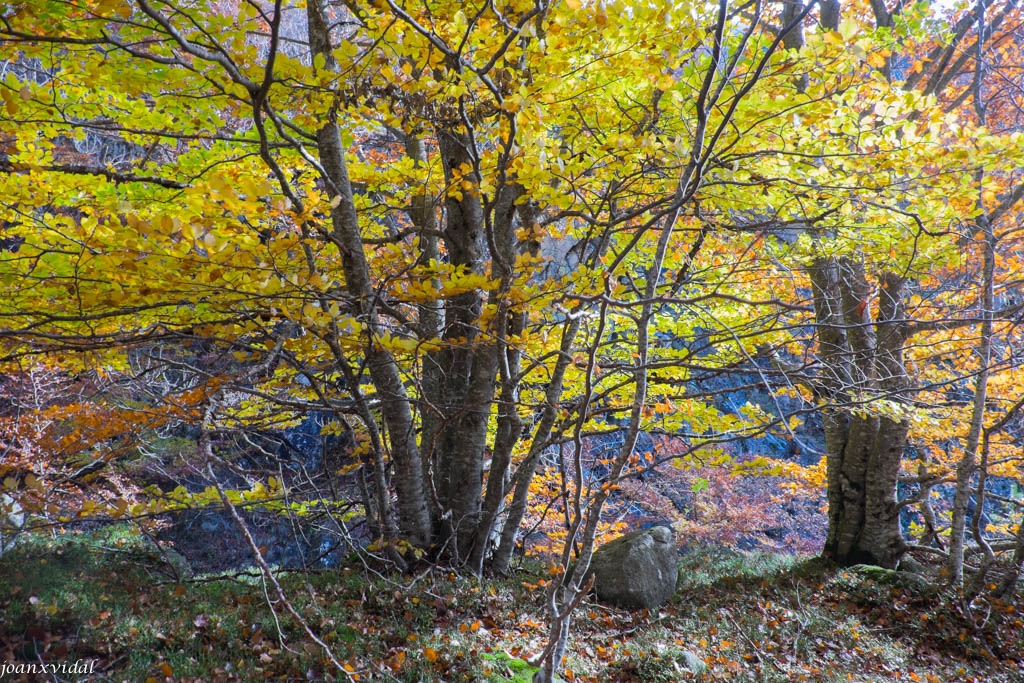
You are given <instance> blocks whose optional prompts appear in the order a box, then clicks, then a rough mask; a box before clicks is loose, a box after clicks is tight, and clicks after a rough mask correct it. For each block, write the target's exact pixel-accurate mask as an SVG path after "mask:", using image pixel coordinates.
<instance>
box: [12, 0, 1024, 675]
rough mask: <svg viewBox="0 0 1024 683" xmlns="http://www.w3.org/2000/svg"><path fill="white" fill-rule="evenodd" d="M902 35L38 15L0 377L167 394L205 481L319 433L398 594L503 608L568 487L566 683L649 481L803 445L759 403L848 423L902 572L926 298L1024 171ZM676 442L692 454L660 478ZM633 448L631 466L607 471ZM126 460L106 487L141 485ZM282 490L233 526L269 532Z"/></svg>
mask: <svg viewBox="0 0 1024 683" xmlns="http://www.w3.org/2000/svg"><path fill="white" fill-rule="evenodd" d="M873 7H874V5H873ZM979 7H982V6H981V5H979ZM864 9H866V8H860V10H864ZM883 9H884V8H883ZM875 10H876V15H875V16H874V17H872V15H870V14H868V13H867V12H861V13H858V11H851V12H850V13H848V15H844V16H841V13H840V11H839V7H838V6H837V5H836V4H835V3H827V4H825V5H822V6H821V7H818V6H817V4H815V3H811V4H808V5H805V6H799V5H797V4H788V5H785V7H778V6H766V5H764V4H762V3H753V4H744V5H741V6H737V7H732V6H730V5H729V3H727V2H725V0H722V2H719V3H718V4H717V5H714V6H710V5H705V4H700V3H695V4H694V3H678V4H674V5H672V6H666V7H662V6H660V5H658V4H654V5H643V4H636V3H629V2H606V3H585V2H578V1H577V0H566V1H565V2H537V1H534V0H531V1H530V2H520V1H517V0H510V1H509V2H506V3H499V2H481V3H479V4H477V5H466V4H464V3H456V2H449V1H448V0H437V1H436V2H434V1H430V2H421V3H406V4H403V3H400V2H397V1H396V0H383V1H382V2H369V3H359V2H347V3H344V4H333V3H329V2H327V1H326V0H307V2H306V3H305V5H304V6H303V5H301V4H300V3H296V4H294V5H292V4H289V3H287V2H284V1H283V0H275V1H274V2H237V3H234V2H223V1H218V2H205V1H204V0H194V1H190V2H156V1H152V0H136V1H135V2H133V3H128V2H124V3H122V2H97V3H87V2H83V3H76V2H71V3H69V2H52V3H51V2H39V1H33V2H31V3H15V4H12V5H9V6H8V7H7V8H6V9H5V10H4V12H3V14H2V15H0V40H2V41H3V45H4V47H5V49H6V53H7V54H8V55H10V58H9V59H8V61H7V62H5V64H4V67H5V73H4V79H3V81H2V83H0V97H2V99H3V103H4V110H5V113H6V117H5V118H4V119H3V120H0V145H2V151H3V156H2V159H0V171H2V173H3V177H4V181H5V193H4V197H3V198H2V200H0V220H2V221H3V222H2V225H3V228H2V229H3V234H2V235H0V240H2V242H0V250H2V251H0V282H2V283H3V285H4V287H5V288H6V291H7V295H6V296H5V297H4V299H3V301H2V303H0V316H2V318H0V319H2V321H3V323H2V325H3V327H2V329H0V358H2V360H3V362H4V364H5V365H4V369H5V371H9V372H12V373H14V372H17V371H19V370H24V369H26V368H28V367H31V366H32V365H33V364H34V363H44V364H51V365H57V366H59V367H60V368H61V369H62V371H64V372H66V373H69V374H74V373H83V374H95V375H97V376H102V377H119V378H124V379H125V381H126V382H130V381H136V382H144V381H145V380H150V379H152V378H154V377H156V376H158V375H159V376H160V377H167V378H169V379H168V380H167V381H165V382H164V381H161V382H152V383H150V384H147V385H146V386H147V387H148V389H147V391H146V392H145V400H141V399H139V400H137V401H136V402H135V404H134V406H133V409H135V410H138V411H139V412H144V413H146V414H147V415H149V416H151V417H152V416H153V415H161V416H163V417H162V418H160V419H163V420H165V422H164V423H166V422H167V421H176V422H181V423H187V424H191V425H193V426H195V427H196V428H197V429H198V432H199V436H198V437H197V440H196V442H197V448H196V452H195V454H190V455H189V457H188V458H186V460H187V461H188V462H189V464H190V466H192V467H195V468H197V469H199V470H201V471H205V472H212V471H213V470H212V464H213V461H215V460H218V459H229V458H230V450H231V449H230V448H228V447H227V444H228V437H229V436H230V435H237V434H242V435H244V434H246V433H253V432H255V431H258V430H263V429H271V428H281V427H282V426H287V425H288V424H294V423H295V422H296V421H298V420H301V419H302V417H303V416H304V415H307V414H309V413H312V412H314V411H316V412H323V413H326V414H327V415H329V416H330V421H329V423H328V424H327V425H325V426H324V432H325V433H333V434H347V435H348V436H349V438H350V439H351V442H352V443H353V447H352V448H351V449H350V452H349V453H348V454H347V455H346V457H347V458H348V461H347V462H346V463H345V466H344V468H343V469H345V470H346V471H354V472H355V473H356V476H357V478H358V488H359V497H360V498H361V502H362V506H363V509H364V514H365V518H366V519H367V520H368V522H369V525H370V527H371V528H372V529H373V533H374V535H375V536H377V537H378V538H379V546H378V547H381V548H384V549H386V551H387V552H388V554H389V557H390V558H391V560H392V561H393V562H395V563H396V564H398V565H400V566H401V565H404V564H406V563H408V562H412V561H415V560H416V559H417V558H420V557H423V556H424V555H429V559H431V560H433V561H444V562H447V563H449V564H451V565H453V566H457V567H462V568H466V569H467V570H468V571H471V572H473V573H477V574H479V573H481V572H482V571H484V570H485V569H486V568H490V569H491V570H493V571H496V572H507V571H508V570H509V567H510V561H511V558H512V555H513V552H514V550H515V548H516V545H517V543H518V542H519V539H518V538H517V535H518V533H519V532H520V523H521V521H522V519H523V515H524V513H525V510H526V509H527V503H528V501H529V498H530V495H531V489H530V485H531V482H532V481H533V480H534V475H535V473H536V472H537V471H538V469H539V468H540V467H541V466H542V465H543V461H544V459H545V458H548V457H551V454H552V451H553V449H555V450H557V451H558V452H559V453H561V454H562V455H563V462H562V477H561V480H560V481H561V486H562V489H563V490H562V491H561V500H562V505H563V509H564V511H565V520H566V521H565V528H566V540H565V545H564V550H563V552H562V554H561V556H560V558H559V561H558V562H557V564H558V565H559V566H560V567H561V570H562V572H561V574H560V575H559V576H560V578H559V579H558V580H557V581H554V582H552V585H551V591H550V594H549V602H548V605H549V608H550V611H551V616H552V634H551V639H550V645H549V647H548V648H547V649H545V651H544V652H543V653H541V655H540V658H539V659H540V661H542V662H543V664H544V666H543V669H542V674H541V678H542V679H543V680H551V679H552V677H553V676H554V673H555V672H556V671H557V669H558V667H559V666H560V665H561V660H562V655H563V653H564V649H565V647H566V640H567V636H568V631H569V627H570V624H571V616H572V612H573V609H574V607H575V606H576V605H577V604H578V602H579V600H580V599H581V596H582V595H583V593H584V591H585V588H586V584H585V583H584V578H585V575H586V569H587V566H588V564H589V558H590V555H591V551H592V549H593V546H594V542H595V539H596V538H597V537H598V534H599V533H600V531H601V526H600V525H601V523H602V519H601V511H602V508H603V506H604V505H605V503H606V502H607V501H608V499H609V498H610V497H611V496H612V495H614V494H615V492H616V487H617V486H618V484H619V483H620V482H621V480H622V478H623V477H625V476H630V475H631V474H635V473H637V472H639V471H642V470H644V469H649V468H651V467H653V466H655V465H657V464H659V463H663V462H667V461H675V462H676V463H681V464H685V463H686V462H693V461H694V460H701V459H712V458H726V457H728V455H729V454H728V453H727V452H724V451H721V450H719V447H720V444H722V443H723V442H727V441H734V440H737V439H742V438H744V437H747V436H753V435H758V434H763V433H765V432H766V431H768V430H776V431H780V432H783V433H785V432H786V431H787V430H790V429H791V428H792V425H791V419H790V418H791V417H793V416H791V415H788V414H785V412H784V411H782V410H780V409H772V410H765V409H764V408H762V407H761V406H757V405H752V404H750V405H746V406H741V407H738V408H735V409H726V408H724V407H723V406H721V405H720V404H719V403H718V402H717V394H718V393H720V392H719V391H718V390H717V389H715V388H714V387H712V386H711V385H710V379H714V378H719V377H721V376H723V375H727V374H729V373H737V372H742V373H747V374H750V373H754V374H756V375H757V376H758V386H764V385H767V386H768V387H769V388H771V389H772V390H773V392H774V391H776V390H778V392H780V393H789V394H791V395H795V396H801V397H802V398H803V399H806V400H807V401H808V404H809V405H810V406H811V407H809V408H807V411H810V410H820V411H821V412H822V413H823V415H824V416H825V432H826V451H827V452H826V454H825V456H826V462H827V473H826V477H825V479H826V481H827V485H828V496H829V538H828V542H827V544H826V549H825V552H826V554H827V555H828V556H829V557H831V558H832V559H834V560H836V561H838V562H841V563H854V562H870V563H875V564H880V565H882V566H894V565H895V564H896V563H897V562H898V561H899V559H900V558H901V556H902V554H903V552H904V549H905V545H904V541H903V538H902V536H901V533H900V526H899V505H898V503H897V501H896V500H895V488H896V483H897V480H898V477H899V475H900V468H901V464H902V456H903V452H904V450H905V448H906V446H907V444H908V434H910V430H911V427H912V425H913V424H914V422H915V420H918V421H920V420H922V419H924V417H927V416H924V417H922V415H923V413H922V411H921V410H920V409H919V408H920V406H918V405H916V404H915V402H914V395H915V393H914V392H915V391H916V389H915V387H914V381H913V378H912V377H911V376H910V372H909V370H908V364H907V359H906V355H907V348H906V346H907V342H908V340H909V339H911V337H912V336H913V335H914V334H924V333H927V332H928V331H929V330H935V329H937V328H938V327H939V326H940V325H941V324H942V323H941V322H940V321H938V320H936V319H934V318H932V319H930V320H928V321H917V320H915V319H914V315H913V313H914V312H913V311H910V310H908V303H911V302H913V301H914V297H913V295H912V290H913V289H914V283H915V282H916V281H918V279H919V278H924V277H925V274H927V273H928V272H929V271H932V270H941V269H942V268H946V267H949V266H950V264H952V263H954V262H955V261H956V260H957V259H958V258H959V256H960V252H959V248H958V245H957V241H956V235H955V234H954V233H953V231H952V230H951V229H950V226H952V225H957V224H959V222H961V221H963V220H964V219H965V217H970V218H972V219H973V218H974V217H976V216H977V215H978V214H977V211H976V210H977V188H976V187H975V186H974V185H972V184H971V182H970V179H971V178H973V177H974V176H973V175H972V174H974V173H975V170H976V169H977V168H979V167H984V168H990V169H993V170H994V172H996V173H1001V174H1004V175H1006V176H1013V174H1014V173H1015V172H1016V171H1015V169H1016V168H1017V167H1018V166H1019V162H1020V159H1019V158H1018V157H1019V154H1017V153H1014V154H1008V153H1007V152H1006V150H1007V147H1008V144H1007V143H1008V142H1012V141H1013V140H1014V138H1013V137H1012V135H1013V132H1012V131H1009V130H1006V131H997V132H993V131H988V130H984V129H982V128H980V127H978V126H977V125H975V123H974V122H967V123H964V124H956V125H954V121H953V120H952V119H951V118H950V115H949V113H948V107H944V105H943V103H942V102H940V101H939V99H938V98H937V97H936V91H935V89H934V88H931V89H929V88H927V87H926V88H924V89H923V90H922V89H921V88H920V87H917V85H918V82H917V81H920V79H917V81H915V79H914V77H913V75H911V76H910V77H908V78H906V79H904V80H902V81H900V80H898V79H896V78H895V77H894V76H893V73H892V72H893V69H894V63H895V61H894V60H896V59H897V57H898V56H899V55H901V54H902V52H901V50H903V49H904V47H906V46H907V45H909V44H910V43H912V42H913V40H912V39H913V38H914V37H915V36H918V35H919V34H920V33H921V32H924V31H926V30H928V29H929V27H930V26H932V25H931V24H928V23H927V22H928V21H931V20H930V19H927V16H926V15H924V14H913V13H907V14H906V15H904V14H900V15H896V16H894V15H889V14H885V15H884V16H883V14H881V13H879V12H880V10H879V8H877V7H875ZM971 21H974V20H971ZM975 23H977V22H976V21H975ZM968 24H970V21H968ZM957 30H958V29H957ZM959 39H960V38H957V40H959ZM950 44H952V42H951V43H950ZM937 45H938V44H937ZM935 49H937V50H944V49H946V47H944V44H943V45H938V46H937V47H936V48H935ZM954 50H955V48H954ZM942 54H945V53H942ZM940 61H941V60H940ZM936 68H938V67H936ZM933 73H938V71H934V72H933ZM936 78H938V77H936ZM939 80H941V79H939ZM977 123H979V124H980V123H981V122H977ZM968 140H970V141H971V143H970V145H968V144H967V142H965V141H968ZM1014 144H1015V143H1014ZM1016 149H1018V150H1019V146H1018V147H1017V148H1016ZM1015 192H1016V191H1015V190H1011V191H1009V194H1007V195H1006V196H1005V197H1003V198H1001V199H1000V202H1002V203H1006V202H1010V204H1009V205H1010V206H1012V205H1013V204H1014V202H1016V201H1017V200H1018V199H1019V198H1020V196H1019V193H1016V194H1015ZM1011 200H1012V201H1011ZM1000 205H1002V204H1000ZM911 305H914V304H913V303H911ZM916 305H918V306H920V305H921V304H920V302H917V304H916ZM945 320H946V321H947V322H948V320H949V318H948V317H947V318H945ZM807 330H813V331H814V334H815V335H816V338H815V339H811V338H809V337H808V336H807V334H806V333H807ZM765 356H767V357H769V358H770V359H772V361H773V364H772V365H765V364H764V363H761V364H758V361H759V360H760V359H762V358H764V357H765ZM793 359H799V360H800V362H799V363H796V364H795V365H796V367H795V368H794V367H793V366H794V363H793ZM805 359H806V360H807V362H806V363H804V360H805ZM814 359H816V360H814ZM787 384H788V386H787ZM777 407H778V404H777V402H776V405H775V408H777ZM154 419H155V420H156V422H154V424H156V423H159V422H160V419H156V418H154ZM645 432H646V433H661V434H665V435H673V436H678V437H681V438H679V439H678V440H677V441H675V442H674V443H678V444H682V445H681V446H680V447H679V448H678V450H676V451H662V452H657V453H655V454H654V455H653V456H650V457H646V458H641V456H640V454H639V453H638V452H637V448H636V445H637V442H638V439H639V438H640V436H641V435H642V434H643V433H645ZM611 434H615V435H617V436H618V437H619V441H618V445H617V447H616V449H615V452H614V453H613V454H612V455H611V456H610V457H608V458H607V459H606V460H607V462H604V463H599V464H600V467H599V468H598V467H594V466H593V465H594V463H589V462H587V461H585V459H584V453H585V451H586V448H585V443H586V442H588V440H590V439H592V438H594V437H596V436H608V435H611ZM790 435H791V433H790ZM110 438H111V437H110V435H109V434H107V433H104V434H103V435H98V436H97V438H96V441H95V443H93V444H91V446H92V447H95V449H94V450H93V451H92V453H93V455H94V458H95V461H96V462H101V461H102V463H106V462H108V461H113V460H115V459H116V458H117V457H118V455H117V453H116V452H115V451H114V450H113V449H112V448H110V447H109V443H108V442H109V441H110ZM565 454H567V456H566V455H565ZM102 463H101V464H102ZM745 466H746V467H747V468H748V469H751V470H757V469H759V468H761V469H764V470H766V471H768V470H773V469H778V468H777V466H776V465H773V464H772V463H769V462H767V461H766V460H765V459H763V458H762V459H759V460H755V461H753V462H751V463H746V464H745ZM10 472H11V473H13V474H17V475H19V476H21V473H20V471H19V470H17V469H16V468H13V467H12V468H10ZM16 479H17V478H16V477H12V481H13V486H12V487H16V486H18V485H20V484H19V482H18V481H17V480H16ZM282 479H284V477H280V478H278V479H275V480H267V481H260V482H256V481H254V482H252V489H251V490H250V491H245V492H238V491H234V492H231V493H232V495H235V496H236V497H237V498H238V499H239V500H243V499H244V500H246V501H249V502H260V501H266V500H269V499H271V498H275V497H278V496H281V495H285V493H283V491H284V490H285V489H287V485H288V482H287V481H282ZM62 481H63V480H54V481H52V482H51V483H52V485H54V486H57V485H58V483H60V482H62ZM34 486H35V487H36V488H39V489H45V488H46V486H47V482H46V481H42V482H36V484H34ZM204 495H205V497H204ZM307 495H309V496H310V497H312V494H307ZM317 495H322V496H323V497H324V498H328V497H329V496H328V495H327V494H323V493H322V492H320V493H318V494H317ZM225 499H227V498H225ZM220 500H221V496H214V495H210V494H201V493H199V492H195V491H188V490H186V489H181V490H176V491H172V492H166V491H164V492H152V495H151V497H150V499H148V500H138V501H135V500H132V501H130V502H126V501H125V500H120V501H118V500H113V501H110V502H109V503H104V504H103V505H97V504H95V503H93V504H92V506H91V507H90V511H91V512H94V513H95V512H101V511H102V512H105V513H107V514H109V515H110V516H113V517H117V516H126V515H135V514H142V513H149V512H160V511H163V510H168V509H173V508H174V507H175V506H181V505H200V504H208V503H218V502H219V501H220ZM306 502H310V501H306ZM326 502H328V503H331V502H337V501H326ZM573 563H575V567H576V570H575V571H573V572H570V571H568V569H569V567H570V565H572V564H573Z"/></svg>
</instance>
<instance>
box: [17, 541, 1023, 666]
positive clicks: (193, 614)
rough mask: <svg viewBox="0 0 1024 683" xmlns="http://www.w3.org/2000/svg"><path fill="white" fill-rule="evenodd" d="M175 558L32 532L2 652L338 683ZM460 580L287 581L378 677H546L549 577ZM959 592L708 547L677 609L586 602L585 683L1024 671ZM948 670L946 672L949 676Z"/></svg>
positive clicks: (225, 588)
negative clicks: (536, 662)
mask: <svg viewBox="0 0 1024 683" xmlns="http://www.w3.org/2000/svg"><path fill="white" fill-rule="evenodd" d="M173 562H174V560H173V557H171V559H170V560H168V558H167V556H165V554H162V553H160V552H159V550H158V549H157V548H155V547H154V546H153V545H152V544H151V543H150V542H149V541H147V540H146V539H144V538H142V537H140V536H137V535H134V534H131V533H130V532H129V531H126V530H125V529H124V528H111V529H107V530H104V531H102V532H99V533H95V534H90V533H81V534H69V535H66V536H61V537H59V538H54V539H40V538H38V537H36V538H31V537H29V538H28V539H26V540H25V541H23V542H22V543H21V544H19V546H18V547H16V548H15V549H14V550H12V551H11V552H10V553H9V554H8V555H5V556H4V557H3V558H0V596H3V597H0V634H2V635H0V656H2V657H4V658H5V661H11V662H17V661H38V660H39V659H43V660H47V661H68V660H70V661H74V660H76V659H89V660H95V661H96V662H97V666H96V671H97V673H98V674H100V675H102V676H106V677H108V678H110V679H113V680H146V679H147V678H156V679H158V680H164V679H165V678H167V677H171V678H174V679H201V680H204V681H250V680H263V679H275V680H276V679H282V680H299V679H301V680H308V679H310V678H312V679H314V680H331V679H332V678H334V677H335V675H336V674H337V672H336V671H335V670H334V669H333V666H332V664H331V662H330V661H329V658H328V657H327V654H326V653H325V652H323V651H322V650H321V648H320V647H319V646H317V645H316V644H315V643H313V642H311V641H310V640H309V639H308V638H307V637H306V635H305V633H304V632H303V631H302V630H301V629H300V628H299V626H298V625H297V624H294V623H293V622H292V620H291V619H290V618H289V617H288V616H287V615H286V614H285V613H284V612H283V610H281V609H280V608H279V607H278V608H277V609H276V612H275V610H272V609H271V604H272V603H273V602H274V601H273V600H268V593H267V591H266V590H265V587H264V585H263V581H262V579H261V578H260V577H259V576H255V575H252V574H246V573H242V574H235V575H230V576H217V577H215V576H200V577H192V578H189V579H186V580H183V581H176V580H175V579H174V578H172V577H174V576H175V575H176V574H175V570H174V568H173V567H171V566H169V564H173ZM548 578H550V577H549V576H548V575H547V574H546V572H544V571H542V568H540V567H536V566H534V567H532V568H530V569H529V570H527V571H524V572H520V573H519V574H517V575H516V576H514V577H512V578H509V579H502V580H498V579H493V580H491V579H488V580H475V579H472V578H469V577H465V576H460V575H456V574H453V573H450V572H447V571H433V572H426V573H423V574H420V575H417V576H415V577H389V576H384V575H380V574H377V573H375V572H374V571H372V570H371V569H369V568H366V567H363V566H361V565H351V566H348V567H345V568H343V569H341V570H338V571H325V572H319V573H311V574H299V573H282V574H280V576H279V579H280V581H281V583H282V585H283V586H284V589H285V591H286V592H287V594H288V596H289V599H290V600H291V601H292V603H293V604H294V605H295V606H296V608H297V609H298V610H299V611H300V612H301V613H302V614H303V615H304V618H305V619H306V621H307V622H308V623H309V625H310V627H311V628H312V629H313V630H314V631H315V632H316V633H317V634H318V636H319V637H320V638H321V639H322V640H323V641H324V642H325V643H327V645H328V646H329V648H330V650H331V653H332V654H333V656H334V657H336V658H337V659H338V660H340V661H341V662H343V663H345V664H346V665H347V666H349V667H351V668H352V669H353V670H355V671H356V672H358V673H359V675H360V680H364V681H378V680H379V681H402V682H408V683H413V682H416V681H434V680H444V681H453V682H454V681H466V682H469V681H486V682H488V683H526V682H527V681H529V680H530V679H531V678H532V675H533V672H534V671H535V670H536V669H535V668H534V667H532V666H530V665H529V664H528V663H527V662H528V660H530V658H532V657H535V656H536V655H537V654H538V653H539V652H540V651H541V650H542V649H543V647H544V644H545V638H546V634H547V624H546V619H545V617H544V592H545V588H546V586H545V583H546V581H547V579H548ZM949 598H950V596H943V595H921V594H920V593H914V592H912V591H908V590H906V588H905V587H902V586H899V585H890V584H887V583H884V582H879V581H875V580H873V579H871V578H870V577H866V576H865V575H863V574H862V573H858V572H856V571H849V570H843V571H835V570H828V569H825V568H823V567H822V566H821V565H820V564H819V563H814V562H808V561H806V560H804V559H801V558H794V557H790V556H780V555H771V554H763V553H755V554H744V553H735V552H729V551H721V550H716V549H714V548H703V549H699V550H697V551H692V552H690V553H689V554H687V555H686V556H685V557H683V558H682V559H681V581H680V587H679V591H678V592H677V594H676V596H675V598H674V599H673V600H672V601H671V602H670V603H669V604H668V605H666V606H664V607H663V608H662V609H660V610H657V611H651V612H646V611H640V612H626V611H622V610H616V609H611V608H609V607H607V606H604V605H601V604H598V603H595V602H593V601H590V600H587V601H584V602H583V604H582V605H581V606H580V609H579V611H578V612H577V613H576V616H575V619H574V623H573V631H572V637H571V639H570V648H569V652H568V653H567V659H566V668H567V671H566V675H565V678H566V679H567V680H574V681H622V682H623V683H629V682H631V681H638V682H643V683H659V682H669V681H710V680H729V681H741V682H742V681H750V682H751V683H753V682H755V681H756V682H758V683H764V682H769V683H770V682H772V681H778V682H779V683H782V682H788V681H800V680H807V681H836V682H838V681H846V680H850V678H851V677H852V680H857V681H903V680H915V678H914V677H915V676H916V677H917V678H916V680H922V681H928V680H938V681H954V680H956V681H971V680H974V681H986V682H989V681H991V682H992V683H1010V682H1011V681H1019V680H1024V668H1021V664H1020V662H1021V661H1022V650H1024V645H1022V643H1021V642H1020V641H1021V639H1020V637H1019V634H1020V632H1021V623H1020V621H1019V620H1017V616H1016V614H1015V613H1014V612H1011V611H1010V610H1009V606H1004V607H1003V609H1002V610H1001V611H999V610H996V609H995V608H993V609H991V610H989V612H988V613H989V615H990V619H989V622H986V623H984V624H981V625H980V626H978V628H979V629H980V632H981V633H982V634H983V636H984V638H985V639H986V643H987V645H988V646H989V647H990V648H991V649H992V650H993V651H995V652H997V653H998V656H997V659H996V660H994V661H993V660H989V659H986V655H984V653H983V652H982V648H980V647H978V646H976V645H972V643H976V642H977V641H976V631H975V630H973V627H971V626H970V624H969V622H968V621H967V620H966V619H965V618H964V615H962V614H960V613H958V609H959V608H958V607H957V606H956V605H957V603H956V601H955V600H950V599H949ZM929 677H930V678H929Z"/></svg>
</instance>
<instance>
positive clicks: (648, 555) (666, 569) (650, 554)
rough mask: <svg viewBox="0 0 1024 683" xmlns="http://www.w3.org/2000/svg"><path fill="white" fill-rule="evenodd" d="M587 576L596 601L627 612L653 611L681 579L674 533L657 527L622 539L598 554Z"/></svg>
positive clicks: (597, 552) (592, 561)
mask: <svg viewBox="0 0 1024 683" xmlns="http://www.w3.org/2000/svg"><path fill="white" fill-rule="evenodd" d="M587 574H588V575H593V577H594V590H595V592H596V593H597V597H598V598H599V599H600V600H601V601H603V602H607V603H608V604H611V605H615V606H617V607H623V608H625V609H654V608H655V607H658V606H660V605H663V604H665V603H666V602H668V601H669V599H670V598H671V597H672V596H673V595H674V594H675V592H676V580H677V579H678V577H679V569H678V564H677V555H676V546H675V542H674V539H673V533H672V529H671V528H669V527H666V526H654V527H651V528H649V529H641V530H639V531H633V532H631V533H628V534H626V535H625V536H620V537H619V538H616V539H615V540H614V541H610V542H608V543H606V544H604V545H603V546H601V547H600V548H598V549H597V550H596V551H594V557H593V559H592V560H591V561H590V571H588V572H587Z"/></svg>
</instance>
